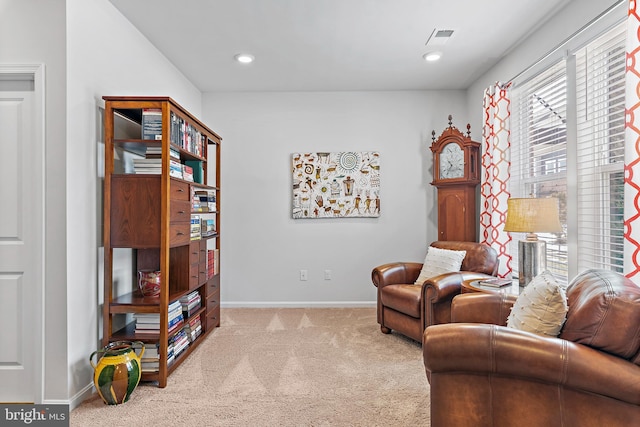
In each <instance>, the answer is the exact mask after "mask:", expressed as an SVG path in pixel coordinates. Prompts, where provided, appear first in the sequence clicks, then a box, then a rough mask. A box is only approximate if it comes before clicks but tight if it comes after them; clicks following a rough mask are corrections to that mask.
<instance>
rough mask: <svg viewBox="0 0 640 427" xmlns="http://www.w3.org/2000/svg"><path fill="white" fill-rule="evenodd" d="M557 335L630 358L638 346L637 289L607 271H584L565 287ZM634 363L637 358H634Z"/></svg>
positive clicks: (639, 301) (639, 305) (639, 306)
mask: <svg viewBox="0 0 640 427" xmlns="http://www.w3.org/2000/svg"><path fill="white" fill-rule="evenodd" d="M567 298H568V303H569V312H568V313H567V321H566V323H565V325H564V328H563V329H562V333H561V334H560V338H562V339H565V340H569V341H574V342H577V343H580V344H584V345H588V346H589V347H593V348H596V349H599V350H602V351H606V352H608V353H612V354H615V355H618V356H620V357H624V358H625V359H631V358H632V357H633V356H635V355H636V354H637V353H638V351H639V347H640V288H639V287H638V286H637V285H636V284H635V283H633V282H632V281H631V280H630V279H628V278H626V277H625V276H623V275H621V274H618V273H616V272H613V271H610V270H595V269H591V270H587V271H585V272H583V273H581V274H579V275H578V276H576V277H575V279H573V280H572V281H571V283H570V284H569V287H568V288H567ZM635 363H637V361H635Z"/></svg>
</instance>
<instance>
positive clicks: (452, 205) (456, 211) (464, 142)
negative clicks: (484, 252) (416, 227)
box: [430, 115, 480, 242]
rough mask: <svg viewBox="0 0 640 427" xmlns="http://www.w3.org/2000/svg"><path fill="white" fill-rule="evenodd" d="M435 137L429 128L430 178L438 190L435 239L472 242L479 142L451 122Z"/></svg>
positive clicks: (469, 127) (474, 229)
mask: <svg viewBox="0 0 640 427" xmlns="http://www.w3.org/2000/svg"><path fill="white" fill-rule="evenodd" d="M451 120H452V118H451V115H449V127H448V128H446V129H445V130H444V131H443V132H442V134H441V135H440V136H439V137H438V138H437V139H436V131H435V130H434V131H432V132H431V135H432V140H433V142H432V144H431V147H430V148H431V152H432V153H433V181H432V182H431V185H433V186H435V187H436V188H437V191H438V240H458V241H467V242H475V241H476V221H477V218H476V187H477V186H478V184H479V183H480V155H479V153H480V143H479V142H475V141H472V140H471V130H470V129H471V125H469V124H467V134H466V135H464V134H463V133H462V132H460V131H459V130H458V129H457V128H456V127H455V126H453V125H452V121H451Z"/></svg>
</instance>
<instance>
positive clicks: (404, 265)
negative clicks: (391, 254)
mask: <svg viewBox="0 0 640 427" xmlns="http://www.w3.org/2000/svg"><path fill="white" fill-rule="evenodd" d="M430 246H434V247H437V248H440V249H449V250H456V251H462V250H464V251H467V253H466V255H465V258H464V260H463V261H462V266H461V267H460V271H459V272H455V273H446V274H441V275H439V276H436V277H432V278H431V279H429V280H427V281H425V282H424V283H423V284H422V286H420V285H414V282H415V281H416V279H417V278H418V276H419V275H420V270H421V269H422V263H418V262H393V263H389V264H384V265H380V266H378V267H375V268H374V269H373V271H372V272H371V280H372V281H373V284H374V285H375V286H376V287H377V288H378V303H377V306H378V323H379V324H380V330H381V331H382V332H383V333H385V334H388V333H390V332H391V330H396V331H398V332H400V333H402V334H404V335H406V336H408V337H410V338H412V339H414V340H416V341H419V342H422V334H423V333H424V330H425V328H426V327H427V326H429V325H436V324H439V323H448V322H449V321H450V320H451V300H452V299H453V297H454V296H456V295H458V294H460V287H461V284H462V281H464V280H470V279H480V278H486V277H489V276H495V275H496V274H497V272H498V254H497V252H496V251H495V249H493V248H491V247H490V246H488V245H485V244H480V243H475V242H452V241H436V242H433V243H432V244H431V245H430Z"/></svg>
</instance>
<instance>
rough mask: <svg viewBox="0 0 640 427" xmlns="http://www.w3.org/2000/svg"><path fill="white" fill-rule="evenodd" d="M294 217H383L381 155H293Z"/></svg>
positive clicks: (365, 152)
mask: <svg viewBox="0 0 640 427" xmlns="http://www.w3.org/2000/svg"><path fill="white" fill-rule="evenodd" d="M291 164H292V171H293V210H292V215H293V218H296V219H297V218H352V217H370V218H371V217H378V216H380V153H378V152H377V151H342V152H336V153H330V152H318V153H293V155H292V156H291Z"/></svg>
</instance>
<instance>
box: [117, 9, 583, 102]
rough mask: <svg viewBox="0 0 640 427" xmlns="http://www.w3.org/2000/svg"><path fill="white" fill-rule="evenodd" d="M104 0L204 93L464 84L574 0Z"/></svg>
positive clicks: (425, 87) (427, 87)
mask: <svg viewBox="0 0 640 427" xmlns="http://www.w3.org/2000/svg"><path fill="white" fill-rule="evenodd" d="M110 1H111V3H113V4H114V5H115V6H116V7H117V8H118V9H119V10H120V11H121V12H122V13H123V14H124V16H126V17H127V18H128V19H129V20H130V21H131V22H132V23H133V24H134V25H135V26H136V27H137V28H138V29H139V30H140V31H141V32H142V33H143V34H144V35H145V36H146V37H147V38H148V39H149V40H150V41H151V42H152V43H153V44H154V45H155V46H156V47H157V48H158V49H159V50H160V51H161V52H162V53H163V54H164V55H165V56H166V57H167V58H169V60H171V61H172V62H173V63H174V64H175V65H176V66H177V67H178V68H179V69H180V70H181V71H182V72H183V73H184V74H185V75H186V76H187V77H188V78H189V79H190V80H191V81H192V82H193V83H194V84H195V85H196V87H198V88H199V89H200V90H201V91H203V92H208V91H329V90H413V89H466V88H467V87H468V86H469V85H470V84H471V83H473V81H474V80H476V79H477V78H478V77H480V76H481V75H482V74H484V72H486V71H487V70H488V69H489V68H490V67H491V66H492V65H494V64H495V63H496V62H498V61H499V60H500V59H501V58H502V57H503V56H504V54H505V53H506V52H508V51H509V50H510V49H511V48H513V46H514V45H515V44H517V43H518V42H520V41H522V40H523V39H524V38H526V37H527V35H529V34H531V32H532V31H533V30H534V29H535V28H537V27H538V26H539V25H540V24H541V22H543V21H544V20H546V19H547V18H548V17H550V16H551V15H552V14H553V13H555V12H557V11H558V10H559V9H560V8H562V7H564V6H565V5H566V4H567V3H569V2H570V1H571V0H515V1H514V0H448V1H447V0H110ZM496 18H497V19H500V20H501V21H502V22H499V23H496V22H493V23H489V22H490V21H491V20H492V19H496ZM434 29H446V30H454V33H453V37H451V38H450V39H449V41H448V42H447V43H446V44H445V45H444V46H439V47H437V48H430V47H429V46H425V43H426V42H427V40H428V39H429V36H430V35H431V33H432V32H433V31H434ZM430 50H441V51H442V52H443V53H444V56H443V58H442V59H441V60H440V61H439V62H437V63H427V62H425V61H424V60H423V59H422V55H423V54H425V53H426V52H428V51H430ZM241 52H243V53H244V52H246V53H250V54H252V55H254V56H255V61H254V62H253V63H252V64H250V65H243V64H239V63H237V62H235V61H234V55H235V54H237V53H241Z"/></svg>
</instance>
